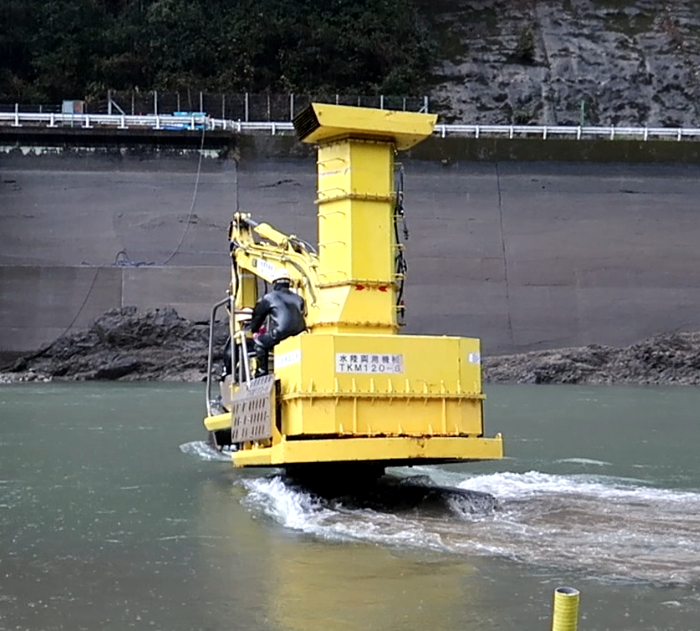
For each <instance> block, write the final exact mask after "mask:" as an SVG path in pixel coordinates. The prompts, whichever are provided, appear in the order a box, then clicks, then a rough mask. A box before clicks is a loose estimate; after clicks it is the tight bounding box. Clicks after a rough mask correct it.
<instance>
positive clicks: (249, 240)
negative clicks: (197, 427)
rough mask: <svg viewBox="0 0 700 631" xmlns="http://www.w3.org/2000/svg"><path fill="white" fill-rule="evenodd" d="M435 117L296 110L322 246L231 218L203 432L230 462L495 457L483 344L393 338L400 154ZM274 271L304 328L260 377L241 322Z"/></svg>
mask: <svg viewBox="0 0 700 631" xmlns="http://www.w3.org/2000/svg"><path fill="white" fill-rule="evenodd" d="M435 121H436V117H435V116H434V115H430V114H416V113H407V112H392V111H387V110H375V109H370V108H355V107H345V106H336V105H325V104H317V103H313V104H311V105H310V106H309V107H308V108H307V109H306V110H304V111H302V112H301V113H300V114H299V115H297V117H296V118H295V119H294V127H295V130H296V132H297V135H298V137H299V139H300V140H301V141H303V142H308V143H313V144H316V145H317V146H318V160H317V169H318V187H317V188H318V191H317V197H316V200H315V201H316V207H317V217H318V246H317V247H318V251H317V250H316V249H315V248H314V247H313V246H312V245H310V244H309V243H307V242H305V241H303V240H302V239H299V238H298V237H296V236H294V235H285V234H283V233H281V232H279V231H277V230H276V229H274V228H273V227H272V226H270V225H269V224H266V223H258V222H256V221H254V220H253V219H252V217H251V216H250V215H249V214H246V213H239V212H237V213H235V214H234V216H233V220H232V222H231V225H230V228H229V235H228V236H229V247H230V252H231V281H230V285H229V288H228V295H227V297H226V298H225V299H224V300H222V301H220V302H219V303H217V305H215V306H214V308H213V310H212V315H211V324H210V332H211V335H210V340H212V339H213V332H214V326H215V321H216V319H217V317H218V315H217V314H218V313H219V311H220V310H221V309H222V308H224V307H226V309H227V310H228V313H229V318H228V320H229V333H230V337H231V340H232V351H233V352H232V356H233V357H232V368H233V370H232V371H231V373H230V374H226V375H225V376H224V378H223V379H222V380H219V383H218V393H217V394H215V393H214V385H215V383H214V382H215V381H216V379H215V378H214V377H213V376H212V371H213V365H212V364H213V356H214V349H213V343H212V342H211V341H210V344H209V362H208V363H209V366H208V368H209V370H208V379H207V398H206V405H207V414H206V417H205V419H204V425H205V427H206V429H207V430H208V432H209V433H210V436H212V435H213V438H214V440H213V442H215V444H217V445H218V446H222V445H232V446H233V448H232V460H233V464H234V465H235V466H236V467H270V466H273V467H282V468H284V469H285V470H287V471H295V472H299V471H303V472H304V474H305V477H307V478H309V477H310V478H313V477H314V476H316V477H317V478H318V477H323V475H324V474H323V471H327V470H328V467H335V468H336V470H337V469H338V467H341V468H342V470H343V472H344V474H347V475H346V477H348V476H349V477H353V476H354V477H356V478H357V479H364V477H365V476H377V475H381V474H382V473H383V471H384V469H385V467H387V466H400V465H409V466H411V465H416V464H436V463H447V462H468V461H478V460H490V459H499V458H502V457H503V441H502V438H501V435H500V434H497V435H496V436H495V437H493V438H487V437H485V436H484V425H483V401H484V395H483V393H482V389H481V359H480V358H481V355H480V344H479V340H478V339H474V338H462V337H449V336H425V335H403V334H400V333H399V332H400V328H401V324H402V316H403V313H404V305H403V283H404V281H405V277H406V265H405V260H404V252H405V245H404V244H403V243H402V242H401V240H400V235H399V230H398V225H399V223H400V222H401V220H402V216H403V193H402V191H401V190H400V186H399V187H398V188H397V186H396V184H397V181H396V180H397V178H396V176H395V164H394V156H395V153H396V152H397V151H399V150H402V149H407V148H409V147H411V146H413V145H415V144H416V143H418V142H420V141H421V140H423V139H424V138H426V137H427V136H429V135H430V134H431V133H432V131H433V127H434V125H435ZM399 184H400V183H399ZM280 268H283V269H285V270H286V271H287V272H288V274H289V276H290V278H291V286H292V288H293V290H294V291H296V292H297V293H299V295H301V297H302V298H303V299H304V301H305V304H306V306H307V312H308V313H307V320H306V321H307V325H308V331H307V332H304V333H302V334H299V335H296V336H293V337H290V338H288V339H285V340H283V341H282V342H280V343H279V344H278V345H277V346H276V347H275V349H274V359H273V361H272V364H273V366H272V368H271V370H270V373H269V374H268V375H266V376H263V377H260V378H257V379H256V378H253V377H252V375H253V374H254V369H252V364H253V361H254V360H253V358H252V357H251V355H250V349H249V348H248V339H247V337H246V334H245V333H244V332H243V331H242V321H243V318H244V314H245V313H246V309H250V308H252V307H254V306H255V304H256V302H257V300H258V298H259V296H261V295H262V292H264V289H265V283H270V282H271V280H272V278H273V276H274V274H275V272H276V271H277V270H279V269H280Z"/></svg>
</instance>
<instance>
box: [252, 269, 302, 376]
mask: <svg viewBox="0 0 700 631" xmlns="http://www.w3.org/2000/svg"><path fill="white" fill-rule="evenodd" d="M290 285H291V279H290V277H289V272H287V270H284V269H279V270H277V272H275V275H274V276H273V277H272V291H270V292H268V293H266V294H265V295H264V296H263V297H262V298H261V299H260V300H258V303H257V304H256V305H255V309H253V317H252V318H251V320H250V322H249V323H248V324H246V326H245V328H246V330H249V331H252V332H253V333H257V332H258V330H259V329H260V328H261V327H262V325H263V323H264V322H265V319H266V318H267V317H268V316H269V318H270V322H269V328H268V329H267V331H266V332H265V333H263V334H262V335H257V336H256V337H255V358H256V360H257V368H256V370H255V376H256V377H262V376H263V375H266V374H267V373H268V370H269V367H268V356H269V353H270V350H271V349H272V347H273V346H275V345H276V344H279V343H280V342H281V341H282V340H286V339H287V338H288V337H292V336H293V335H298V334H299V333H301V332H302V331H305V330H306V320H305V319H304V313H305V310H306V309H305V305H304V299H303V298H302V297H301V296H297V294H295V293H294V292H293V291H292V290H291V289H290Z"/></svg>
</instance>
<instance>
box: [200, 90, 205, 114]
mask: <svg viewBox="0 0 700 631" xmlns="http://www.w3.org/2000/svg"><path fill="white" fill-rule="evenodd" d="M199 111H200V112H203V111H204V95H203V94H202V91H201V90H200V91H199Z"/></svg>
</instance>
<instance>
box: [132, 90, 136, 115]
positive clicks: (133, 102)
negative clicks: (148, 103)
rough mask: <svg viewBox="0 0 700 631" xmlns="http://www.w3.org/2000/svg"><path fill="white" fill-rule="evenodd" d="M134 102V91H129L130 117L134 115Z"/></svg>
mask: <svg viewBox="0 0 700 631" xmlns="http://www.w3.org/2000/svg"><path fill="white" fill-rule="evenodd" d="M135 100H136V96H135V95H134V91H133V90H132V91H131V115H132V116H133V115H134V109H135V108H134V105H135V104H134V101H135Z"/></svg>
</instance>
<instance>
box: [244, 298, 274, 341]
mask: <svg viewBox="0 0 700 631" xmlns="http://www.w3.org/2000/svg"><path fill="white" fill-rule="evenodd" d="M269 313H270V303H269V302H268V301H267V300H266V298H265V297H264V296H263V297H262V298H261V299H260V300H258V303H257V304H256V305H255V308H254V309H253V316H252V317H251V319H250V322H248V325H247V326H246V329H248V330H249V331H252V332H253V333H257V332H258V330H259V329H260V327H261V326H262V325H263V323H264V322H265V318H267V316H268V315H269Z"/></svg>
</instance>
